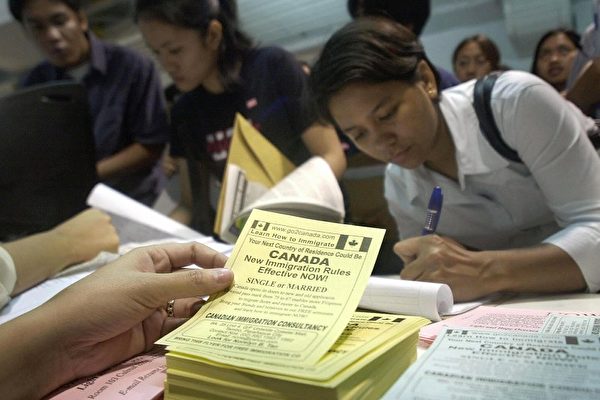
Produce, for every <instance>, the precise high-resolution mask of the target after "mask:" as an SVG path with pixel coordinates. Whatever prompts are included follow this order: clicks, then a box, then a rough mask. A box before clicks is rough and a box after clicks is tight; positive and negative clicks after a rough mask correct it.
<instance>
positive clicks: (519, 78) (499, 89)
mask: <svg viewBox="0 0 600 400" xmlns="http://www.w3.org/2000/svg"><path fill="white" fill-rule="evenodd" d="M528 89H541V90H542V91H545V90H550V89H551V92H552V93H553V91H554V89H553V88H552V87H551V86H550V85H549V84H548V83H547V82H545V81H544V80H543V79H541V78H540V77H539V76H536V75H534V74H532V73H530V72H526V71H518V70H509V71H504V72H503V73H502V74H501V75H500V76H499V77H498V79H497V81H496V83H495V85H494V91H493V93H492V96H493V97H498V96H501V97H514V96H520V95H522V94H523V93H525V92H528Z"/></svg>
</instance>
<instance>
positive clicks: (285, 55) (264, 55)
mask: <svg viewBox="0 0 600 400" xmlns="http://www.w3.org/2000/svg"><path fill="white" fill-rule="evenodd" d="M246 60H248V61H250V62H252V63H254V64H256V65H268V66H270V67H279V68H281V67H283V66H284V65H285V64H289V63H291V62H294V61H295V58H294V55H293V54H291V53H290V52H288V51H287V50H284V49H282V48H281V47H277V46H267V47H259V48H255V49H252V50H251V51H250V52H249V53H248V56H247V57H246Z"/></svg>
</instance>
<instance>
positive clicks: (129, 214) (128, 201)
mask: <svg viewBox="0 0 600 400" xmlns="http://www.w3.org/2000/svg"><path fill="white" fill-rule="evenodd" d="M87 204H88V205H90V206H92V207H96V208H98V209H100V210H104V211H107V212H109V213H113V214H116V215H119V216H121V217H124V218H128V219H130V220H133V221H136V222H139V223H140V224H144V225H148V226H150V227H152V228H155V229H157V230H160V231H162V232H165V233H167V234H170V235H172V236H174V237H178V238H182V239H190V240H197V239H198V238H200V237H203V236H204V235H202V234H201V233H198V232H196V231H195V230H193V229H191V228H189V227H187V226H185V225H183V224H180V223H179V222H177V221H175V220H173V219H171V218H169V217H167V216H166V215H163V214H161V213H159V212H158V211H155V210H153V209H151V208H150V207H148V206H146V205H144V204H142V203H140V202H138V201H136V200H134V199H132V198H130V197H127V196H125V195H124V194H122V193H119V192H118V191H116V190H114V189H112V188H110V187H108V186H106V185H104V184H102V183H99V184H97V185H96V186H94V189H92V191H91V193H90V195H89V196H88V198H87Z"/></svg>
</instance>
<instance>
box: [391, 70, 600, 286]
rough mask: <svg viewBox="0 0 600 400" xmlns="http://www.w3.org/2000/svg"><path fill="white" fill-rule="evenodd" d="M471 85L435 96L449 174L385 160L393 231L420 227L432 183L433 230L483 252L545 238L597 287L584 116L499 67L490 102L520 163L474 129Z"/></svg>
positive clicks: (599, 166) (593, 172) (599, 244)
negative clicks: (452, 157) (437, 204)
mask: <svg viewBox="0 0 600 400" xmlns="http://www.w3.org/2000/svg"><path fill="white" fill-rule="evenodd" d="M474 83H475V81H469V82H466V83H464V84H462V85H459V86H456V87H453V88H450V89H448V90H446V91H444V92H443V93H442V95H441V100H440V108H441V111H442V114H443V115H444V118H445V119H446V123H447V125H448V127H449V129H450V133H451V135H452V139H453V140H454V144H455V147H456V161H457V165H458V182H456V181H454V180H451V179H449V178H446V177H444V176H442V175H440V174H438V173H436V172H433V171H431V170H429V169H428V168H426V167H424V166H420V167H418V168H416V169H413V170H408V169H404V168H402V167H400V166H397V165H392V164H390V165H388V167H387V170H386V180H385V195H386V198H387V200H388V205H389V208H390V212H391V213H392V215H393V216H394V218H395V219H396V222H397V225H398V231H399V232H400V237H401V238H407V237H412V236H417V235H419V234H420V232H421V229H422V227H423V223H424V222H425V212H426V209H427V203H428V201H429V196H430V194H431V191H432V189H433V187H434V186H435V185H440V186H441V187H442V189H443V191H444V205H443V208H442V212H441V218H440V222H439V225H438V230H437V232H438V233H439V234H441V235H445V236H450V237H452V238H454V239H456V240H458V241H459V242H461V243H464V244H465V245H468V246H472V247H475V248H479V249H486V250H492V249H508V248H515V247H525V246H531V245H534V244H538V243H541V242H546V243H552V244H554V245H556V246H558V247H560V248H561V249H563V250H564V251H566V252H567V253H568V254H569V255H570V256H571V257H572V258H573V259H574V260H575V262H576V263H577V265H578V266H579V268H580V269H581V271H582V272H583V275H584V278H585V280H586V282H587V284H588V288H589V290H590V291H592V292H596V291H598V290H600V263H599V262H598V259H599V258H600V158H599V157H598V154H597V153H596V151H595V150H594V149H593V147H592V146H591V145H590V143H589V140H588V139H587V137H586V131H587V130H588V129H589V128H590V127H591V126H592V125H593V121H592V120H591V119H589V118H587V117H585V116H584V115H583V114H582V113H581V112H580V111H579V110H578V109H577V108H576V107H575V106H573V105H572V104H571V103H569V102H567V101H565V100H564V99H563V98H562V97H561V96H560V95H559V94H558V93H557V92H556V91H555V90H554V89H553V88H552V87H550V86H549V85H547V84H546V83H545V82H543V81H542V80H541V79H539V78H537V77H535V76H533V75H531V74H528V73H525V72H519V71H508V72H505V73H504V74H502V75H501V76H500V77H499V78H498V80H497V81H496V84H495V86H494V91H493V93H492V109H493V113H494V117H495V120H496V124H497V125H498V128H499V130H500V132H502V138H503V139H504V141H505V142H506V143H507V144H508V145H509V146H510V147H511V148H513V149H515V150H516V151H517V152H518V153H519V156H520V157H521V159H522V160H523V162H524V165H523V164H517V163H512V162H509V161H508V160H506V159H505V158H504V157H503V156H501V155H500V154H498V153H497V152H496V150H495V149H494V148H493V147H491V145H490V144H489V143H488V142H487V140H486V139H485V137H484V136H483V133H481V132H480V130H479V123H478V120H477V116H476V114H475V110H474V109H473V106H472V102H473V86H474Z"/></svg>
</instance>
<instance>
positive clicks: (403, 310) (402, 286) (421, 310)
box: [358, 276, 454, 321]
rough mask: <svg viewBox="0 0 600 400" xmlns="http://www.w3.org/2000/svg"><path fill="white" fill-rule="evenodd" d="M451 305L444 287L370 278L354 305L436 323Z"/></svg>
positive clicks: (448, 288) (447, 288)
mask: <svg viewBox="0 0 600 400" xmlns="http://www.w3.org/2000/svg"><path fill="white" fill-rule="evenodd" d="M453 303H454V301H453V297H452V291H451V290H450V287H449V286H448V285H444V284H438V283H430V282H417V281H404V280H401V279H390V278H384V277H378V276H371V277H370V278H369V283H368V284H367V288H366V289H365V291H364V293H363V296H362V298H361V299H360V303H359V304H358V306H359V307H360V308H366V309H369V310H377V311H383V312H389V313H395V314H408V315H419V316H421V317H425V318H428V319H430V320H433V321H439V320H441V317H440V315H441V314H444V313H446V312H449V311H450V310H451V309H452V305H453Z"/></svg>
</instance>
